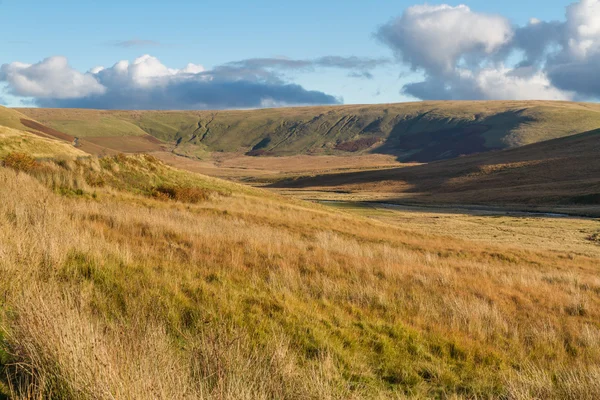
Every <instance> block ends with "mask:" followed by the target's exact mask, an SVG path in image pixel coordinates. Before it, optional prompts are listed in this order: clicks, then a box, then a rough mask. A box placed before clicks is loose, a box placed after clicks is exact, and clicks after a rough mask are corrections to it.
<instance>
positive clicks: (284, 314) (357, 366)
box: [0, 156, 600, 399]
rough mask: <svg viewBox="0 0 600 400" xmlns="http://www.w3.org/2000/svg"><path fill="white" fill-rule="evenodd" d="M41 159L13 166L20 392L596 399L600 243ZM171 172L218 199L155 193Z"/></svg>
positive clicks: (1, 279)
mask: <svg viewBox="0 0 600 400" xmlns="http://www.w3.org/2000/svg"><path fill="white" fill-rule="evenodd" d="M47 171H53V172H52V173H50V172H45V173H44V174H37V175H36V174H33V176H30V175H27V174H25V173H22V172H20V173H19V172H15V171H13V170H11V169H7V168H0V188H2V190H0V260H2V262H1V263H0V294H2V296H0V309H1V310H2V311H1V314H0V326H1V331H0V332H2V334H1V336H2V340H1V341H0V362H1V365H2V366H1V369H2V372H3V377H4V378H6V379H4V384H3V389H0V392H1V391H2V390H3V391H4V392H6V393H7V394H8V395H10V396H11V397H13V398H17V399H18V398H22V399H26V398H100V399H104V398H106V399H112V398H131V399H148V398H165V399H167V398H168V399H180V398H181V399H185V398H207V399H213V398H214V399H229V398H232V399H255V398H264V399H268V398H289V399H296V398H315V399H327V398H331V399H333V398H405V397H414V398H426V397H438V398H516V399H533V398H556V399H562V398H573V399H586V398H588V399H594V398H598V397H599V396H600V387H599V385H598V382H599V380H598V377H599V373H600V372H599V370H598V367H597V366H598V363H599V361H600V324H599V321H600V308H599V306H600V278H599V277H598V276H599V275H598V272H599V269H600V267H599V262H598V258H597V257H592V256H587V255H577V254H575V255H574V254H572V253H570V252H563V251H561V250H560V249H557V251H555V252H548V251H544V250H536V249H518V248H511V247H503V246H501V245H493V244H483V243H477V242H472V241H467V240H462V239H456V238H452V237H448V235H446V236H439V235H437V234H433V233H427V234H422V233H419V232H416V231H414V230H410V229H402V228H399V227H397V226H394V225H391V224H388V223H384V222H381V221H373V220H368V219H366V218H363V217H360V216H356V215H350V214H348V213H345V212H341V211H335V210H331V209H327V208H325V207H320V206H316V205H312V204H309V203H304V202H299V201H293V200H285V199H283V198H280V197H277V196H274V195H272V194H269V193H266V192H263V191H259V190H255V189H249V188H244V187H242V186H240V185H235V184H232V183H227V182H222V181H218V180H215V179H210V178H203V177H201V176H193V175H190V174H184V173H181V172H177V171H175V170H171V169H168V168H166V167H164V166H162V165H161V164H160V163H158V162H157V161H156V160H152V159H148V158H145V157H142V156H139V157H134V158H128V157H121V158H119V157H117V158H112V159H107V160H104V161H103V160H100V161H94V160H90V161H89V162H88V163H87V164H85V163H83V162H82V163H79V164H77V163H76V162H72V163H65V162H63V163H61V164H52V165H48V168H47ZM90 171H91V172H90ZM92 172H93V173H96V174H100V175H102V176H105V177H106V179H105V184H104V185H103V186H95V187H93V186H90V184H89V183H88V181H87V179H86V178H87V176H86V174H88V173H92ZM152 174H155V175H156V176H154V175H152ZM130 175H134V177H135V179H131V180H129V181H128V180H127V177H128V176H130ZM163 175H165V176H167V178H164V177H162V176H163ZM50 177H52V178H50ZM159 180H162V181H163V182H180V183H181V182H187V183H189V182H193V183H194V185H196V186H198V187H202V188H211V190H213V192H214V193H216V194H215V195H212V196H210V197H209V198H208V199H206V200H204V201H201V202H198V203H196V204H191V203H186V202H181V201H177V202H176V201H169V202H165V201H160V200H157V199H153V198H152V197H151V196H150V194H149V192H148V191H147V190H145V189H144V188H145V187H146V186H145V185H146V183H144V182H158V181H159ZM140 181H141V182H142V183H143V185H142V184H139V185H138V183H139V182H140ZM40 182H42V183H40ZM136 185H138V186H136ZM49 188H52V189H49ZM67 189H69V190H67ZM90 193H94V196H92V195H90ZM446 234H447V232H446Z"/></svg>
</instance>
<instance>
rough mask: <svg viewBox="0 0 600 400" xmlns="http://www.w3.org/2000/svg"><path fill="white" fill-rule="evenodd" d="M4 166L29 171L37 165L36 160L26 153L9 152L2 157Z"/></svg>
mask: <svg viewBox="0 0 600 400" xmlns="http://www.w3.org/2000/svg"><path fill="white" fill-rule="evenodd" d="M4 166H5V167H8V168H12V169H14V170H17V171H23V172H30V171H32V170H33V169H35V168H36V167H37V166H38V162H37V161H36V160H35V158H33V157H32V156H30V155H29V154H26V153H10V154H8V155H7V156H6V158H4Z"/></svg>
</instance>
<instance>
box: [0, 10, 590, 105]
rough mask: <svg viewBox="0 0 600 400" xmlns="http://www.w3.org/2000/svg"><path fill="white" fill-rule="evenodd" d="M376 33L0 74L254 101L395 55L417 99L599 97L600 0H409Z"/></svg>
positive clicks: (60, 94) (369, 69) (191, 101)
mask: <svg viewBox="0 0 600 400" xmlns="http://www.w3.org/2000/svg"><path fill="white" fill-rule="evenodd" d="M375 36H376V38H377V39H378V41H379V43H381V44H383V45H385V46H387V47H388V48H389V49H390V50H391V52H392V54H393V56H394V57H393V58H367V57H357V56H354V57H340V56H325V57H319V58H315V59H301V60H298V59H289V58H251V59H246V60H240V61H234V62H230V63H226V64H223V65H219V66H216V67H214V68H212V69H206V68H204V67H203V66H202V65H197V64H188V65H187V66H185V67H184V68H180V69H175V68H170V67H168V66H166V65H164V64H163V63H162V62H161V61H160V60H159V59H158V58H156V57H153V56H150V55H144V56H141V57H139V58H137V59H135V60H134V61H133V62H129V61H119V62H117V63H116V64H114V65H113V66H112V67H108V68H104V67H96V68H92V69H91V70H89V71H88V72H80V71H78V70H76V69H74V68H72V67H71V66H70V65H69V63H68V60H67V59H66V58H65V57H62V56H53V57H49V58H46V59H44V60H42V61H40V62H38V63H35V64H25V63H21V62H12V63H8V64H3V65H2V66H0V82H3V83H4V85H6V87H7V93H8V94H9V95H12V96H17V97H22V98H24V99H27V101H29V102H33V103H34V104H36V105H38V106H44V107H83V108H107V109H115V108H126V109H167V108H170V109H208V108H212V109H225V108H256V107H266V106H269V107H270V106H285V105H310V104H337V103H341V102H342V101H343V100H342V99H341V98H340V97H337V96H336V95H335V94H328V93H325V92H323V91H318V90H308V89H306V88H304V87H302V86H300V85H298V84H296V83H295V82H294V81H293V78H290V76H289V75H290V74H292V75H293V74H294V73H298V72H316V73H318V72H319V71H322V70H324V69H337V70H342V71H346V72H347V76H349V77H353V78H358V79H372V78H373V77H374V75H373V74H374V70H375V69H377V68H379V67H381V66H389V65H392V64H395V65H397V68H398V71H399V72H400V71H403V70H404V71H406V69H410V70H412V71H414V72H416V73H417V74H418V75H420V76H422V79H420V80H419V79H416V81H411V82H408V83H406V84H405V85H404V86H403V89H402V92H403V93H404V94H405V95H409V96H412V97H414V98H417V99H423V100H434V99H455V100H462V99H471V100H478V99H505V100H508V99H550V100H598V99H599V98H600V80H598V79H597V71H598V70H600V0H580V1H578V2H575V3H573V4H571V5H570V6H568V7H567V9H566V13H565V19H564V20H563V21H541V20H538V19H535V18H532V19H531V20H530V21H529V23H528V24H526V25H524V26H516V25H514V24H512V23H511V22H510V21H509V20H508V19H507V18H506V17H504V16H502V15H493V14H484V13H479V12H477V11H475V10H472V9H470V8H469V7H468V6H466V5H458V6H451V5H428V4H424V5H415V6H412V7H409V8H407V9H406V10H404V12H403V13H402V14H401V15H400V16H399V17H397V18H394V19H392V20H391V21H389V22H388V23H386V24H384V25H382V26H381V27H380V28H379V29H378V30H377V31H376V33H375ZM123 43H126V42H123Z"/></svg>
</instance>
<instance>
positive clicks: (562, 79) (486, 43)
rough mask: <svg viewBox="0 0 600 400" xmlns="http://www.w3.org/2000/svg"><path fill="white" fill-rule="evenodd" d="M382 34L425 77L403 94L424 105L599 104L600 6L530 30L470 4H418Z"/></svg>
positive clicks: (581, 4)
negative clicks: (574, 101) (500, 102)
mask: <svg viewBox="0 0 600 400" xmlns="http://www.w3.org/2000/svg"><path fill="white" fill-rule="evenodd" d="M376 36H377V37H378V38H379V40H380V41H381V42H383V43H384V44H386V45H387V46H389V48H390V49H391V50H392V51H393V52H394V54H395V55H396V58H397V59H398V60H399V61H400V62H402V63H404V64H405V65H407V66H409V67H410V68H411V69H412V70H413V71H418V72H420V73H421V74H422V75H423V76H424V80H423V81H421V82H412V83H409V84H407V85H405V86H404V88H403V91H404V92H405V93H406V94H409V95H411V96H414V97H417V98H420V99H552V100H565V99H598V98H600V83H598V80H597V78H596V77H595V76H597V71H598V70H599V68H600V0H580V1H578V2H576V3H573V4H571V5H570V6H568V7H567V10H566V14H565V20H564V21H541V20H539V19H536V18H531V19H530V21H529V23H528V24H526V25H524V26H514V25H512V24H511V23H510V22H509V21H508V20H507V19H506V18H504V17H502V16H500V15H489V14H483V13H478V12H476V11H473V10H471V9H470V8H469V7H467V6H465V5H459V6H456V7H452V6H449V5H439V6H432V5H419V6H414V7H410V8H408V9H406V10H405V11H404V13H403V14H402V15H401V16H400V17H398V18H396V19H393V20H392V21H390V22H388V23H387V24H385V25H383V26H382V27H381V28H380V29H379V30H378V32H377V34H376ZM515 60H516V61H515Z"/></svg>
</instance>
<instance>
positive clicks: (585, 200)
mask: <svg viewBox="0 0 600 400" xmlns="http://www.w3.org/2000/svg"><path fill="white" fill-rule="evenodd" d="M570 203H573V204H600V193H591V194H584V195H580V196H574V197H571V198H570Z"/></svg>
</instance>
